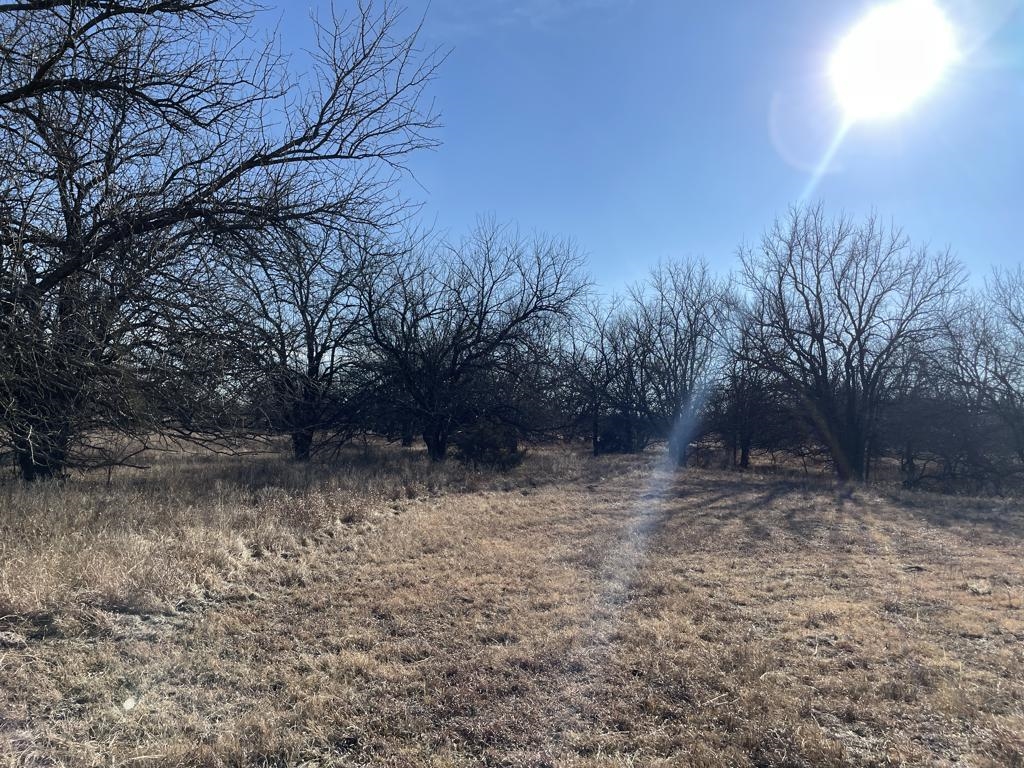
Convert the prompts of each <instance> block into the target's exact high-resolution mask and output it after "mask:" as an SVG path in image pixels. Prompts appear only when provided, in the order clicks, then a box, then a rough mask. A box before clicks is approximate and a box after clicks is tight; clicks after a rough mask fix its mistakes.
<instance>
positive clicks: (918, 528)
mask: <svg viewBox="0 0 1024 768" xmlns="http://www.w3.org/2000/svg"><path fill="white" fill-rule="evenodd" d="M353 462H354V463H353V464H351V465H346V466H345V468H343V469H337V470H333V471H330V472H319V470H314V471H313V472H312V473H310V474H306V473H305V472H304V471H303V470H301V469H299V468H296V467H294V466H292V465H288V464H286V463H284V462H281V461H278V460H276V459H273V460H272V459H254V458H239V459H229V458H218V459H215V460H214V461H212V462H211V461H208V460H207V459H206V458H204V457H202V456H191V457H171V458H166V459H164V460H162V461H161V462H160V463H159V464H158V466H156V467H155V468H154V469H153V470H151V471H150V473H149V474H148V475H145V474H141V473H132V472H128V471H126V472H123V473H122V474H120V475H117V476H115V478H114V480H113V482H112V484H111V485H110V486H109V487H107V486H106V484H105V478H103V477H98V476H97V477H96V478H92V477H90V478H85V479H75V480H72V481H70V482H69V483H68V484H67V485H66V486H65V487H64V488H56V487H50V488H46V487H40V488H29V489H24V488H18V487H15V486H7V487H2V488H0V504H2V505H3V517H2V518H0V521H2V522H0V617H2V619H0V765H24V766H49V765H90V766H91V765H95V766H101V765H102V766H112V765H118V766H120V765H133V766H144V765H160V766H165V765H166V766H170V765H191V766H219V765H230V766H243V765H268V766H271V765H272V766H278V765H301V764H307V765H383V766H419V765H433V766H469V765H495V766H497V765H503V766H504V765H507V766H562V765H565V766H632V765H665V766H668V765H672V766H677V765H682V766H745V765H751V766H840V765H860V766H898V765H907V766H917V765H941V766H953V765H962V766H1024V607H1022V604H1024V558H1022V557H1021V555H1022V552H1024V547H1022V543H1024V512H1022V510H1021V505H1020V503H1019V502H1018V501H1013V500H999V499H972V498H951V497H937V496H927V495H904V496H902V498H901V497H899V495H897V494H885V493H883V492H881V491H877V490H871V489H864V490H856V491H854V492H853V493H852V494H851V493H847V492H843V491H841V490H839V489H836V488H833V487H832V486H831V485H830V484H828V483H823V482H820V481H806V482H803V481H799V480H796V479H782V478H778V477H759V476H756V475H749V476H741V475H737V474H729V473H721V472H712V471H702V470H688V471H686V472H684V473H675V474H673V473H667V472H664V471H662V470H659V469H657V467H656V466H655V464H656V462H654V461H653V460H651V459H650V458H649V457H648V458H645V459H638V460H627V459H601V460H595V459H591V458H589V457H586V456H582V455H576V454H570V453H568V452H556V451H551V452H545V451H538V452H535V453H534V454H532V455H531V456H529V457H528V459H527V461H526V462H524V464H523V465H522V466H520V467H518V468H517V469H516V470H514V471H512V472H511V473H509V474H507V475H497V474H488V473H480V472H474V471H471V470H469V469H465V468H461V467H459V466H458V465H456V464H454V463H452V464H449V465H448V466H445V467H443V468H440V469H431V468H430V467H428V466H427V465H426V464H425V462H423V460H422V457H421V456H420V455H418V454H412V453H400V452H398V451H394V452H391V453H387V454H386V455H384V454H381V455H375V456H368V457H366V458H365V459H364V460H360V459H359V457H358V456H354V457H353ZM318 472H319V474H318Z"/></svg>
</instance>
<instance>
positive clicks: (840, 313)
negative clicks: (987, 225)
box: [0, 0, 1024, 490]
mask: <svg viewBox="0 0 1024 768" xmlns="http://www.w3.org/2000/svg"><path fill="white" fill-rule="evenodd" d="M253 12H254V8H253V7H251V6H249V5H248V4H247V3H246V2H244V1H243V0H215V1H212V2H211V0H161V2H152V0H122V2H118V3H110V2H106V1H104V2H99V1H98V0H97V1H88V0H64V1H60V2H46V3H23V4H16V5H12V6H11V7H10V8H4V9H0V112H2V115H3V119H2V120H0V430H2V433H0V435H2V437H0V450H3V451H4V452H5V453H7V454H8V455H9V456H10V457H11V460H12V465H13V466H14V468H15V469H16V471H17V473H18V474H19V475H20V476H21V477H22V478H24V479H26V480H34V479H39V478H47V477H52V476H55V475H60V474H62V473H63V472H65V471H66V470H68V469H69V468H74V467H88V466H99V465H109V464H111V463H119V462H120V463H124V462H130V461H131V460H132V453H133V452H134V451H136V450H138V449H139V448H140V447H141V446H143V445H145V444H146V441H147V440H150V439H151V438H152V437H153V436H157V435H175V436H179V437H183V438H187V439H194V440H210V441H229V440H231V439H234V438H238V437H241V436H251V435H264V436H266V435H287V436H288V437H289V438H290V440H291V445H292V450H293V451H294V455H295V458H296V459H297V460H308V459H309V458H311V456H313V455H314V454H315V453H317V452H323V451H329V450H331V449H333V448H335V447H337V446H338V445H340V444H342V443H344V442H345V441H348V440H351V439H352V438H353V437H356V436H358V435H367V434H371V435H378V436H383V437H385V438H387V439H390V440H395V441H402V442H403V443H405V444H412V443H413V442H415V441H418V440H422V441H423V443H424V444H425V446H426V449H427V452H428V453H429V455H430V457H431V458H432V459H434V460H442V459H444V458H445V457H446V456H447V455H448V454H449V453H450V452H451V449H452V447H453V446H454V449H455V451H457V453H458V455H459V456H461V457H464V458H466V459H468V460H472V461H476V462H482V463H491V464H505V463H509V462H513V461H515V459H516V457H517V455H518V451H519V448H520V446H521V444H522V443H523V442H527V441H532V440H545V439H562V440H573V439H575V440H587V441H589V443H590V444H591V445H592V447H593V450H594V451H595V452H597V453H600V452H635V451H640V450H642V449H644V448H645V447H646V446H647V445H648V444H650V443H651V442H652V441H660V440H664V441H666V442H667V444H668V450H669V451H670V453H671V455H672V456H673V457H674V458H675V459H676V460H677V461H679V462H680V463H682V462H685V461H687V460H688V457H689V453H690V451H691V446H692V445H693V444H694V443H695V441H698V440H702V439H703V440H710V441H713V442H715V443H716V444H718V445H720V446H723V447H724V448H725V451H726V455H727V457H728V460H729V461H731V463H733V464H734V465H736V466H738V467H745V466H747V465H748V464H749V462H750V457H751V454H752V452H756V451H760V450H768V451H774V452H789V453H792V454H799V455H808V454H818V455H821V456H822V457H824V458H826V459H827V460H828V461H830V462H831V463H832V464H833V465H834V467H835V469H836V472H837V473H838V475H839V476H840V477H841V478H843V479H868V478H869V477H870V475H871V471H872V467H873V466H876V465H877V461H878V460H879V459H880V458H883V457H884V458H885V459H886V460H887V461H888V462H890V463H897V462H898V465H899V467H900V470H901V473H902V477H903V480H904V482H905V483H906V484H907V485H908V486H913V485H917V484H919V483H922V482H931V483H934V484H936V485H940V486H943V485H945V486H950V487H953V486H964V485H968V486H973V487H978V488H985V489H994V490H999V489H1000V488H1002V487H1003V486H1004V485H1005V484H1007V483H1011V482H1013V481H1014V480H1015V479H1019V478H1020V477H1021V476H1022V474H1024V273H1022V272H1021V271H1020V270H1018V271H1016V272H1011V273H994V274H993V275H992V276H991V277H990V278H989V280H988V281H987V283H986V285H985V288H984V289H982V290H980V291H974V290H969V289H968V288H967V287H966V286H965V275H964V270H963V268H962V266H961V265H960V264H959V263H958V262H957V261H956V260H955V259H954V258H952V257H951V256H950V255H949V254H947V253H930V252H928V251H926V250H925V249H923V248H916V247H914V246H913V245H912V244H911V243H910V242H909V241H908V240H907V239H906V238H905V237H904V236H903V235H902V234H901V232H900V231H899V229H898V228H896V227H894V226H892V225H888V224H885V223H883V222H881V221H880V220H879V219H877V218H869V219H867V220H864V221H854V220H851V219H848V218H845V217H837V218H829V217H828V216H826V214H825V212H824V211H823V210H822V208H821V207H820V206H815V207H803V208H795V209H793V210H791V211H789V212H788V213H787V214H786V215H785V216H783V217H782V218H780V219H779V220H778V221H776V222H775V224H774V225H773V226H771V227H770V228H769V229H768V230H767V231H766V233H765V235H764V237H763V239H762V241H761V242H760V244H759V245H757V246H756V247H753V248H750V249H747V250H745V251H743V252H742V253H741V256H740V258H739V260H738V264H737V265H736V269H735V270H734V272H733V273H732V274H730V275H729V276H728V277H719V276H716V274H715V273H714V272H712V271H711V270H710V269H709V268H708V266H707V265H706V264H705V263H703V262H699V261H684V262H666V263H662V264H660V265H658V266H657V267H655V268H654V269H653V270H652V271H651V272H650V275H649V276H648V278H647V279H646V280H644V281H642V282H641V283H639V284H637V285H635V286H631V287H629V288H628V290H627V291H626V292H625V293H624V294H623V295H621V296H618V297H615V298H610V299H609V298H599V297H597V295H596V293H595V292H594V291H593V290H592V287H591V283H590V281H589V279H588V277H587V275H586V272H585V269H586V265H585V261H584V259H583V258H582V257H581V256H580V255H579V253H578V252H577V251H576V249H575V248H574V247H573V245H572V244H571V242H568V241H561V240H557V239H551V238H545V237H524V236H522V235H521V234H519V233H518V232H517V231H515V230H514V229H513V228H510V227H505V226H500V225H497V224H495V223H492V222H483V223H481V224H480V225H478V227H477V228H476V229H475V230H474V231H473V232H471V233H469V234H468V235H467V236H466V237H464V238H463V239H461V240H459V241H457V242H451V241H448V240H444V239H439V238H435V237H432V236H429V235H423V234H417V233H415V232H414V230H412V229H411V226H412V225H411V223H410V219H411V215H412V211H411V210H410V209H408V208H407V207H405V206H404V205H403V204H402V203H401V202H400V201H399V200H397V198H396V197H395V194H394V184H393V182H394V180H395V174H396V173H398V172H400V171H401V167H402V163H403V162H404V159H405V158H406V157H407V156H408V155H409V154H410V153H412V152H414V151H417V150H419V149H422V148H426V147H430V146H433V145H434V144H435V141H434V139H433V138H432V133H433V129H434V128H435V126H436V123H437V118H436V115H435V114H434V113H433V111H432V110H431V109H430V108H429V107H428V106H424V105H425V104H426V103H427V101H426V100H425V99H424V97H423V94H424V89H425V88H426V87H427V85H428V84H429V82H430V80H431V79H432V78H433V77H434V75H435V72H436V70H437V67H438V66H439V64H440V63H441V61H442V59H443V57H444V52H443V51H423V50H422V49H421V48H420V46H419V44H418V42H417V37H416V34H415V30H413V31H412V32H408V31H402V20H401V17H400V15H399V14H398V13H396V12H395V10H394V9H393V8H391V7H388V6H387V5H381V6H373V5H364V6H362V7H358V8H354V9H353V10H352V11H351V12H350V13H349V14H348V15H347V16H343V15H340V16H337V17H335V18H332V19H331V20H330V22H329V23H326V24H322V25H320V26H319V28H318V40H319V49H318V51H317V52H316V54H315V55H314V57H313V58H314V64H313V67H314V71H313V72H312V73H311V74H310V75H309V76H307V77H304V78H297V77H293V75H292V74H291V73H290V72H289V71H288V69H287V67H286V62H285V61H283V60H282V59H281V58H280V57H279V56H277V55H276V54H275V53H274V51H275V49H274V46H273V45H268V46H267V47H266V48H255V47H253V45H252V44H251V42H250V40H249V36H248V33H247V28H246V24H247V22H248V21H249V20H250V18H251V14H252V13H253Z"/></svg>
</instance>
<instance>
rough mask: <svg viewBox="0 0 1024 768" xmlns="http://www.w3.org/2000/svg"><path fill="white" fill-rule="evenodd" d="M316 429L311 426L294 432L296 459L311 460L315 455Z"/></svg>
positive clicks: (293, 445) (293, 447) (294, 455)
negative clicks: (314, 440)
mask: <svg viewBox="0 0 1024 768" xmlns="http://www.w3.org/2000/svg"><path fill="white" fill-rule="evenodd" d="M313 437H314V430H313V429H312V428H311V427H306V428H303V429H297V430H295V431H294V432H292V455H293V457H294V459H295V460H296V461H309V460H310V458H311V457H312V455H313Z"/></svg>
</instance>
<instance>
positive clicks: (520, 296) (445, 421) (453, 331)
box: [363, 224, 585, 460]
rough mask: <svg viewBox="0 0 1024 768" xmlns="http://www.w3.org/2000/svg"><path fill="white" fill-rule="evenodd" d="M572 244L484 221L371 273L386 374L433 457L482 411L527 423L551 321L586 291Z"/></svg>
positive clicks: (374, 320) (374, 325)
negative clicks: (528, 392)
mask: <svg viewBox="0 0 1024 768" xmlns="http://www.w3.org/2000/svg"><path fill="white" fill-rule="evenodd" d="M579 265H580V258H579V256H578V255H577V253H576V251H575V249H574V248H573V247H572V246H571V244H569V243H566V242H561V241H557V240H550V239H546V238H540V237H537V238H534V239H532V240H529V239H526V238H523V237H521V236H520V235H518V234H517V233H515V232H513V231H510V230H509V229H508V228H506V227H500V226H496V225H494V224H481V225H479V226H478V227H477V228H476V230H474V232H473V233H472V234H471V235H470V236H469V237H468V238H466V239H465V240H463V241H462V242H461V243H459V244H458V245H454V246H441V247H435V248H422V247H421V248H416V249H413V250H412V251H411V252H410V253H408V254H407V255H406V257H404V258H401V259H398V260H396V262H395V263H394V265H393V266H392V267H391V268H390V269H388V270H386V271H384V272H383V273H381V274H379V275H377V279H375V280H368V281H366V283H365V284H364V287H363V300H364V305H365V307H366V311H367V315H368V318H369V328H370V336H371V338H372V341H373V344H374V347H375V350H376V355H377V366H376V367H377V370H378V371H379V372H380V376H381V378H382V380H384V381H388V382H392V386H393V387H394V386H396V385H397V389H399V390H400V391H401V393H402V396H401V398H400V399H399V400H398V402H397V404H398V405H399V406H401V407H402V408H403V409H408V411H409V413H406V414H403V417H404V418H407V419H408V420H409V421H410V423H411V424H414V425H415V426H416V427H417V428H418V429H419V430H420V431H421V433H422V435H423V440H424V442H425V443H426V446H427V451H428V454H429V455H430V457H431V459H433V460H441V459H444V458H445V456H446V454H447V451H448V446H449V441H450V439H451V437H452V436H453V434H454V433H455V432H457V431H458V430H460V429H465V428H468V427H471V426H473V425H475V424H477V423H480V422H481V421H496V422H498V423H501V424H504V425H508V426H512V427H514V428H517V429H518V428H521V427H523V426H524V425H523V416H524V410H523V407H522V406H523V404H524V402H526V401H527V400H528V398H524V397H522V396H521V395H520V394H517V393H521V392H522V390H523V389H524V388H526V387H528V380H527V377H528V374H529V373H530V372H531V371H533V370H535V368H534V367H533V366H532V365H528V364H526V361H530V360H537V359H538V358H540V359H544V357H545V356H546V353H545V350H544V348H545V346H546V345H547V344H548V343H549V342H550V339H551V337H552V334H550V333H548V329H549V328H550V324H551V323H553V322H555V321H556V320H558V319H561V318H566V317H568V316H569V315H570V314H571V313H572V311H573V308H574V306H575V304H576V302H577V300H578V299H579V298H580V296H581V295H582V293H583V291H584V288H585V283H584V281H583V280H582V279H581V277H580V275H579Z"/></svg>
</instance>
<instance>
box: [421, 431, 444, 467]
mask: <svg viewBox="0 0 1024 768" xmlns="http://www.w3.org/2000/svg"><path fill="white" fill-rule="evenodd" d="M423 442H424V443H426V444H427V455H428V456H429V457H430V460H431V461H444V459H445V457H446V456H447V455H448V428H447V427H446V426H444V425H441V424H434V425H431V426H428V427H427V428H426V429H424V430H423Z"/></svg>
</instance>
